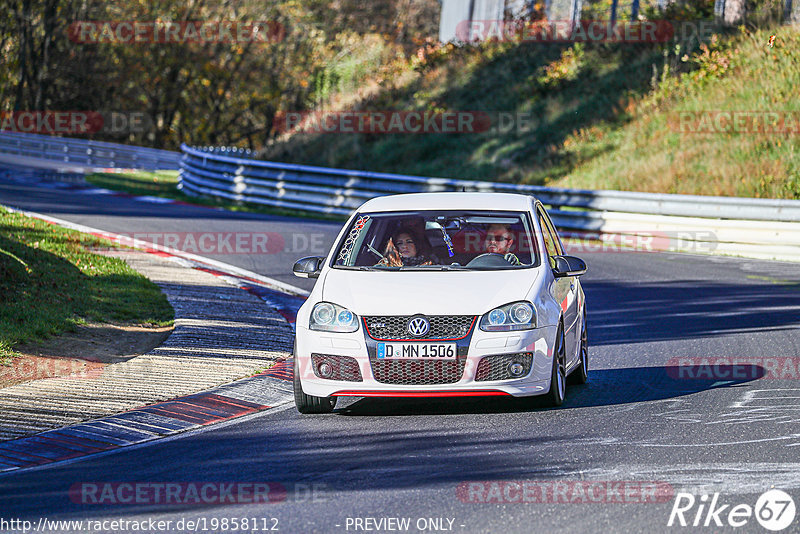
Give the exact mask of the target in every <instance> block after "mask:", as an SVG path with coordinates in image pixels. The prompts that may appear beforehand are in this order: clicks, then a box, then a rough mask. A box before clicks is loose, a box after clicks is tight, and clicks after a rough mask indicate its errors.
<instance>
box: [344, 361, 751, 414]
mask: <svg viewBox="0 0 800 534" xmlns="http://www.w3.org/2000/svg"><path fill="white" fill-rule="evenodd" d="M709 374H713V375H715V378H706V376H709ZM765 374H766V370H765V369H764V368H763V367H761V366H759V365H747V366H741V365H737V366H730V365H719V366H713V367H707V366H705V367H704V366H665V367H630V368H624V369H601V370H595V371H590V374H589V382H588V383H586V384H584V385H580V386H578V385H573V386H568V387H567V398H566V400H565V401H564V404H563V405H562V406H561V407H559V408H552V407H549V406H547V405H546V404H545V402H544V399H543V398H542V397H530V398H511V397H462V398H444V399H436V398H433V399H406V398H391V399H384V398H365V399H361V400H357V401H355V402H353V403H352V404H349V405H345V404H344V403H343V402H342V401H343V399H340V400H339V403H340V404H339V405H340V406H341V408H337V410H336V412H335V413H336V414H339V415H346V416H374V415H446V414H452V415H458V414H479V413H514V412H526V411H540V410H569V409H573V408H587V407H595V406H613V405H619V404H630V403H638V402H647V401H659V400H665V399H673V398H676V397H682V396H684V395H691V394H693V393H699V392H701V391H705V390H708V389H713V388H720V387H734V386H738V385H741V384H745V383H747V382H750V381H752V380H756V379H758V378H760V377H762V376H764V375H765ZM743 375H745V376H746V377H745V378H725V377H741V376H743Z"/></svg>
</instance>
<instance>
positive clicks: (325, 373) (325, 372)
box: [317, 362, 333, 378]
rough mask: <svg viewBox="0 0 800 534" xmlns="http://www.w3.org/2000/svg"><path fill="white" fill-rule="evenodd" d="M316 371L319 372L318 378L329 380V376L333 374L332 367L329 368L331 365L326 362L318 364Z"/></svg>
mask: <svg viewBox="0 0 800 534" xmlns="http://www.w3.org/2000/svg"><path fill="white" fill-rule="evenodd" d="M317 370H318V371H319V376H321V377H322V378H330V376H331V375H332V374H333V367H331V364H329V363H327V362H322V363H321V364H319V367H318V368H317Z"/></svg>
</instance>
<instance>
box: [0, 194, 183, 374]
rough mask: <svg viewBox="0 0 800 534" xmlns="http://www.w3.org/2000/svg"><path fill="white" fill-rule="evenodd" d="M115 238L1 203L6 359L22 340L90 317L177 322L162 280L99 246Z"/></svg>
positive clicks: (2, 356)
mask: <svg viewBox="0 0 800 534" xmlns="http://www.w3.org/2000/svg"><path fill="white" fill-rule="evenodd" d="M113 246H114V245H113V244H112V243H110V242H108V241H105V240H102V239H98V238H95V237H93V236H90V235H86V234H82V233H80V232H76V231H74V230H67V229H64V228H60V227H58V226H55V225H52V224H48V223H46V222H44V221H40V220H37V219H32V218H30V217H25V216H23V215H20V214H17V213H12V212H8V211H6V210H4V209H2V208H0V301H2V306H0V362H2V363H5V364H7V363H8V362H9V359H10V357H11V356H13V355H14V354H15V353H14V346H15V345H17V344H19V343H25V342H31V341H38V340H42V339H45V338H48V337H50V336H53V335H56V334H59V333H61V332H65V331H72V330H74V328H75V327H76V326H77V325H79V324H81V323H83V322H85V321H94V322H99V323H127V324H139V325H154V326H169V325H171V324H172V322H173V319H174V311H173V309H172V306H170V304H169V302H167V298H166V297H165V296H164V294H163V293H161V291H160V290H159V288H158V286H156V285H155V284H154V283H152V282H151V281H149V280H148V279H147V278H145V277H144V276H142V275H141V274H139V273H137V272H136V271H134V270H133V269H131V268H130V267H129V266H128V265H127V264H126V263H125V262H124V261H123V260H121V259H119V258H111V257H107V256H102V255H99V254H95V253H93V252H92V251H91V250H90V248H91V247H113Z"/></svg>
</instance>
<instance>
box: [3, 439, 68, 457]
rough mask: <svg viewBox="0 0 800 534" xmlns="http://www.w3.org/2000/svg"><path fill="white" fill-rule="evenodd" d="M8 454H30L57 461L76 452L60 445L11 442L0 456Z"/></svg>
mask: <svg viewBox="0 0 800 534" xmlns="http://www.w3.org/2000/svg"><path fill="white" fill-rule="evenodd" d="M8 453H22V454H30V455H32V456H36V457H40V458H46V459H49V460H55V459H58V458H63V457H64V456H65V455H66V454H75V451H72V450H69V449H66V448H64V447H62V446H60V445H48V444H45V443H37V442H27V443H16V442H10V443H9V444H8V446H6V447H3V449H2V452H0V454H8Z"/></svg>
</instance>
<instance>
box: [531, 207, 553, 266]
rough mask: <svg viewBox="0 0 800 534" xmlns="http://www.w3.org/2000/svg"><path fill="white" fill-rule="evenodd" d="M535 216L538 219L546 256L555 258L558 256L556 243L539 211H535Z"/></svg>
mask: <svg viewBox="0 0 800 534" xmlns="http://www.w3.org/2000/svg"><path fill="white" fill-rule="evenodd" d="M536 214H537V216H538V217H539V226H541V227H542V237H543V238H544V247H545V249H547V255H548V256H555V255H557V254H558V245H557V241H556V239H555V238H554V236H553V233H552V230H551V229H550V226H549V225H548V224H547V220H545V218H544V215H543V214H542V212H541V211H540V210H536Z"/></svg>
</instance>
